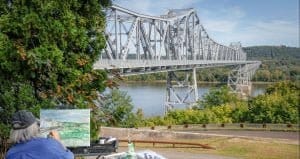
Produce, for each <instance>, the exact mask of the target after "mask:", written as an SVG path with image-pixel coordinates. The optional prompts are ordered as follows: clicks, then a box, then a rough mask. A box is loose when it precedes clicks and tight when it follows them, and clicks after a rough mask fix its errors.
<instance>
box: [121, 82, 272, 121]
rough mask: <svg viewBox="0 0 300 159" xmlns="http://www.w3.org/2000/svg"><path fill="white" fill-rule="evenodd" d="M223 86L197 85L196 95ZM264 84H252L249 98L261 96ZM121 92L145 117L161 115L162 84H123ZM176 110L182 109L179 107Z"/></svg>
mask: <svg viewBox="0 0 300 159" xmlns="http://www.w3.org/2000/svg"><path fill="white" fill-rule="evenodd" d="M222 85H224V84H213V83H201V84H198V93H199V97H200V99H202V97H203V95H204V94H205V93H207V92H208V91H209V89H211V88H214V87H216V88H218V87H220V86H222ZM266 87H267V85H266V84H253V85H252V92H251V96H257V95H259V94H263V93H264V90H265V89H266ZM119 88H120V90H121V91H126V92H127V94H128V95H129V96H131V99H132V103H133V104H134V107H135V110H136V109H137V108H141V109H143V112H144V115H145V116H156V115H163V113H164V101H165V95H166V84H164V83H125V84H122V85H121V86H120V87H119ZM178 108H184V107H183V106H181V107H180V106H179V107H178Z"/></svg>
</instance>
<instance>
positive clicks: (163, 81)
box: [119, 80, 276, 85]
mask: <svg viewBox="0 0 300 159" xmlns="http://www.w3.org/2000/svg"><path fill="white" fill-rule="evenodd" d="M119 83H120V84H123V83H129V84H132V83H141V84H144V83H145V84H146V83H147V84H149V83H151V84H163V83H166V80H154V81H133V80H129V81H120V82H119ZM273 83H276V82H262V81H257V82H252V84H258V85H260V84H263V85H266V84H273ZM197 84H227V82H218V81H215V82H208V81H198V82H197Z"/></svg>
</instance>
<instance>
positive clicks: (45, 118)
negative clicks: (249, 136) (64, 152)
mask: <svg viewBox="0 0 300 159" xmlns="http://www.w3.org/2000/svg"><path fill="white" fill-rule="evenodd" d="M40 122H41V125H40V128H41V130H43V129H44V130H49V131H50V130H51V128H55V129H57V131H58V133H59V135H60V138H61V141H62V143H63V144H64V145H65V146H67V147H78V146H90V109H63V110H56V109H44V110H43V109H42V110H41V111H40ZM49 131H44V132H42V136H45V137H46V136H47V134H49Z"/></svg>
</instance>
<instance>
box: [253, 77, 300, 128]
mask: <svg viewBox="0 0 300 159" xmlns="http://www.w3.org/2000/svg"><path fill="white" fill-rule="evenodd" d="M299 90H300V88H299V86H297V85H296V84H294V83H291V82H280V83H276V84H274V85H273V86H271V87H269V88H267V90H266V93H265V94H264V95H260V96H258V97H257V98H255V99H253V100H252V101H251V104H250V107H249V120H250V122H255V123H256V122H257V123H297V122H299V110H300V102H299V101H300V100H299V96H300V91H299Z"/></svg>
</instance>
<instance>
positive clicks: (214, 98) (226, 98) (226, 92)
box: [199, 86, 239, 108]
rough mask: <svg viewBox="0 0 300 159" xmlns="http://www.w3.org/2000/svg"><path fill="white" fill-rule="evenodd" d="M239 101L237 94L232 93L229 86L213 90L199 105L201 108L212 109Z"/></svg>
mask: <svg viewBox="0 0 300 159" xmlns="http://www.w3.org/2000/svg"><path fill="white" fill-rule="evenodd" d="M237 101H239V99H238V97H237V96H236V94H234V93H231V92H230V89H229V88H228V87H227V86H222V87H221V88H212V89H211V90H210V91H209V93H207V94H205V95H204V97H203V100H201V101H200V102H199V104H200V108H210V107H214V106H220V105H222V104H225V103H234V102H237Z"/></svg>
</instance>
